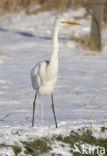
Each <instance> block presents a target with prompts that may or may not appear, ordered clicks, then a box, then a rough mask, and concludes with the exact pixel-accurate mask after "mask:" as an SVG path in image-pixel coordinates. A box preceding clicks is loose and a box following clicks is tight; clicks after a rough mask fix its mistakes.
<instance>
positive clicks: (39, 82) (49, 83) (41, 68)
mask: <svg viewBox="0 0 107 156" xmlns="http://www.w3.org/2000/svg"><path fill="white" fill-rule="evenodd" d="M64 23H67V24H76V25H77V24H78V23H73V22H68V21H62V20H61V18H59V17H58V18H56V20H55V23H54V29H53V42H52V44H53V51H52V55H51V57H50V60H49V61H43V62H40V63H39V64H37V65H36V66H34V68H33V69H32V71H31V80H32V87H33V89H34V90H35V91H36V95H35V98H34V102H33V118H32V126H34V111H35V105H36V97H37V94H39V95H51V98H52V110H53V114H54V119H55V124H56V128H57V122H56V116H55V111H54V102H53V90H54V86H55V84H56V80H57V73H58V53H59V43H58V32H59V27H60V25H61V24H64Z"/></svg>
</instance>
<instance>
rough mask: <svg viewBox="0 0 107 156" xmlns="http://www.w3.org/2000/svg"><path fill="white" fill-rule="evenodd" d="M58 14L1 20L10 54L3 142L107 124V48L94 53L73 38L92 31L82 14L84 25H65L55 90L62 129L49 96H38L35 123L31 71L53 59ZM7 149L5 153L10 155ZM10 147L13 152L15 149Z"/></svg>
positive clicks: (2, 47) (0, 78)
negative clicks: (81, 46)
mask: <svg viewBox="0 0 107 156" xmlns="http://www.w3.org/2000/svg"><path fill="white" fill-rule="evenodd" d="M75 13H76V14H75ZM78 14H79V16H81V17H82V16H84V14H85V11H84V9H80V10H78V12H76V11H74V10H73V11H71V12H70V11H69V12H68V13H64V15H63V16H64V17H65V18H67V19H66V20H74V19H75V16H77V15H78ZM70 15H71V16H70ZM55 17H56V12H55V11H50V12H44V13H39V14H37V15H30V16H29V15H25V13H24V12H21V13H17V14H13V15H6V16H3V17H2V18H1V20H0V51H3V52H5V53H6V54H8V55H5V57H3V56H1V55H0V136H1V139H0V143H4V142H5V143H6V144H14V142H18V140H20V139H21V140H26V139H29V137H31V138H33V137H35V136H38V137H39V136H40V137H41V136H43V135H51V134H53V133H57V134H58V133H67V132H68V131H70V130H71V129H74V128H75V127H76V128H77V127H79V126H80V127H81V126H84V125H87V124H88V125H91V124H92V125H95V127H96V125H106V124H107V98H106V95H107V47H106V46H105V48H104V52H103V53H99V52H98V53H95V55H91V54H88V53H85V52H84V50H82V49H79V48H78V47H77V46H76V43H75V42H74V41H72V40H70V37H71V36H72V34H73V33H77V35H78V36H82V35H83V34H85V33H88V32H89V31H90V18H89V19H80V20H79V21H78V22H79V23H81V25H80V26H72V27H71V26H64V27H62V28H61V29H60V34H59V36H60V37H59V41H60V56H59V60H60V61H59V75H58V81H57V84H56V88H55V91H54V100H55V110H56V116H57V120H58V125H59V128H58V129H57V130H56V129H55V128H54V127H55V125H54V119H53V114H52V110H51V99H50V97H49V96H47V97H40V96H39V97H38V99H37V106H36V114H35V127H34V128H32V127H31V119H32V102H33V98H34V94H35V92H34V90H33V89H32V86H31V80H30V72H31V69H32V68H33V67H34V65H35V64H36V63H38V62H39V61H41V60H47V59H49V58H50V55H51V51H52V47H51V43H52V37H51V36H52V25H53V21H54V19H55ZM106 36H107V31H105V33H103V40H104V43H107V38H106ZM8 56H9V57H8ZM42 105H44V120H43V121H42V115H41V114H42V113H41V112H42V107H43V106H42ZM6 115H7V117H5V116H6ZM4 117H5V118H4ZM3 118H4V119H3ZM2 119H3V120H2ZM16 132H18V133H19V134H18V135H16ZM57 146H58V145H57ZM2 150H3V151H0V154H2V153H4V154H5V151H4V149H2ZM5 150H6V149H5ZM56 150H57V149H56ZM6 151H7V153H9V152H10V154H9V155H11V156H12V153H11V152H12V151H11V149H10V150H9V148H7V150H6ZM8 151H9V152H8ZM65 151H66V150H65ZM62 153H63V152H62ZM65 155H66V154H65ZM67 156H69V155H67Z"/></svg>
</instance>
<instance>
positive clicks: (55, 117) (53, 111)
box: [51, 94, 58, 128]
mask: <svg viewBox="0 0 107 156" xmlns="http://www.w3.org/2000/svg"><path fill="white" fill-rule="evenodd" d="M51 99H52V106H51V107H52V111H53V115H54V120H55V126H56V128H58V125H57V120H56V115H55V109H54V101H53V94H51Z"/></svg>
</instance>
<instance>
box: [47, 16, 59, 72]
mask: <svg viewBox="0 0 107 156" xmlns="http://www.w3.org/2000/svg"><path fill="white" fill-rule="evenodd" d="M59 27H60V22H59V21H58V19H56V21H55V24H54V30H53V43H52V44H53V50H52V55H51V58H50V63H49V65H50V66H52V68H53V70H54V69H55V68H56V70H57V68H58V53H59V43H58V32H59Z"/></svg>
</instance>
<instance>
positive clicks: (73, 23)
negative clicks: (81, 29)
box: [62, 21, 80, 25]
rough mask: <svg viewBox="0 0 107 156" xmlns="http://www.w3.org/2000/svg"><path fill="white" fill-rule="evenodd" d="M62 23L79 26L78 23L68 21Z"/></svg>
mask: <svg viewBox="0 0 107 156" xmlns="http://www.w3.org/2000/svg"><path fill="white" fill-rule="evenodd" d="M62 23H66V24H72V25H80V23H76V22H69V21H62Z"/></svg>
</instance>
